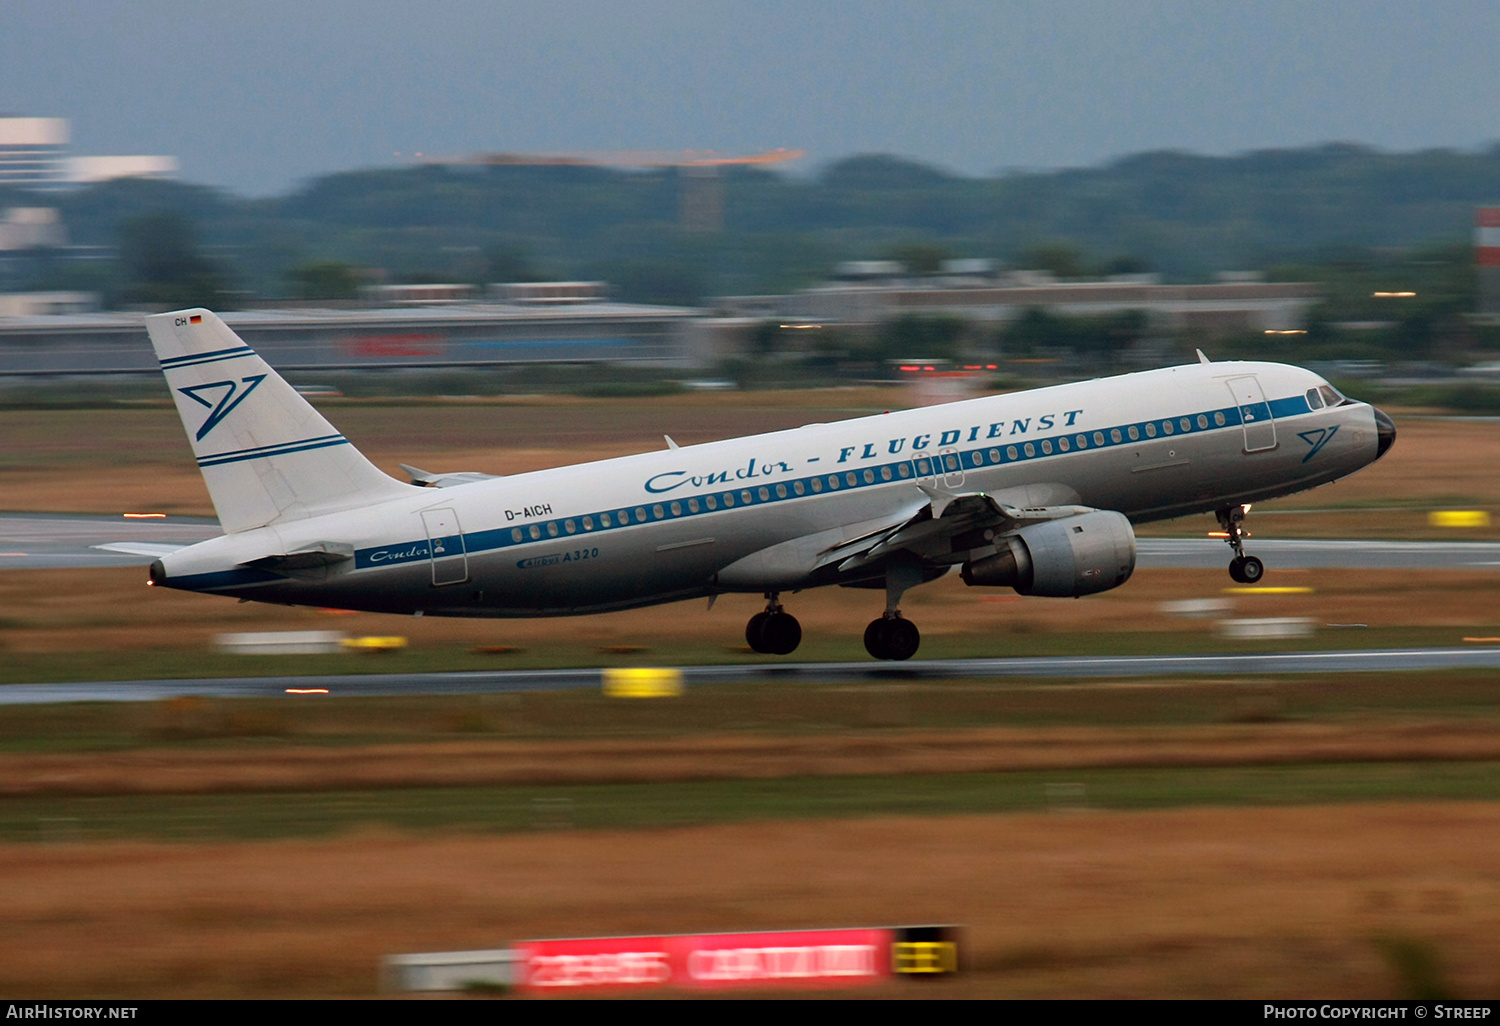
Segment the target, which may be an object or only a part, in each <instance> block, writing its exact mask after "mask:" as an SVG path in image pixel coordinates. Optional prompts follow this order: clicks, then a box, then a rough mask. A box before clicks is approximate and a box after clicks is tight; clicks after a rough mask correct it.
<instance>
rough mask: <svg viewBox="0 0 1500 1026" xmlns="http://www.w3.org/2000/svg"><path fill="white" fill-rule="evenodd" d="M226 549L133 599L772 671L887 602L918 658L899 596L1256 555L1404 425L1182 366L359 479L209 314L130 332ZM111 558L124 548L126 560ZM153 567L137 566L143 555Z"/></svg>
mask: <svg viewBox="0 0 1500 1026" xmlns="http://www.w3.org/2000/svg"><path fill="white" fill-rule="evenodd" d="M147 327H148V330H149V332H150V335H151V343H152V345H153V347H154V348H155V350H156V356H157V359H158V360H159V361H160V362H161V367H162V370H163V372H164V373H165V375H166V379H167V384H168V386H169V387H170V389H171V393H172V398H173V399H174V400H175V401H176V403H177V410H178V412H179V413H180V414H181V416H182V422H183V425H184V426H185V427H186V428H187V433H188V437H189V439H190V441H191V444H192V449H193V455H194V456H195V457H196V458H197V461H198V466H199V467H200V468H201V469H202V472H203V477H204V480H205V482H206V483H207V485H208V490H209V494H210V495H211V497H212V498H213V503H214V508H215V509H216V510H217V511H218V514H219V521H220V523H221V525H222V526H223V529H224V534H223V535H222V536H221V537H217V538H213V539H210V540H208V541H205V542H201V543H199V544H196V545H191V546H188V547H186V548H181V549H176V550H175V551H170V552H166V551H160V552H158V551H157V550H150V554H152V555H159V558H158V559H156V561H155V562H153V563H152V564H151V571H150V583H151V584H153V585H156V586H159V587H168V588H182V589H186V590H189V591H199V592H207V593H210V594H215V595H233V596H236V597H239V598H244V599H253V600H256V601H261V602H276V603H285V604H296V605H317V606H328V607H337V608H343V609H360V610H372V611H377V612H387V613H406V614H418V615H427V616H487V617H523V616H525V617H529V616H563V615H569V614H579V613H598V612H604V611H608V610H617V609H628V608H631V607H635V606H646V605H652V604H655V603H662V602H675V601H677V600H680V599H688V598H694V597H705V596H706V597H708V598H710V600H711V599H712V598H713V597H714V596H716V595H719V594H722V593H726V592H751V593H759V594H764V595H765V597H766V608H765V611H764V612H760V613H757V614H756V615H755V616H754V617H752V618H751V620H750V622H749V624H748V625H747V627H746V629H745V639H746V641H747V642H748V643H749V645H750V647H751V648H752V649H754V650H755V651H757V652H762V653H770V654H777V655H785V654H787V653H790V652H791V651H793V650H794V649H795V648H796V647H797V645H798V643H799V642H800V641H801V638H802V629H801V627H800V626H799V624H798V623H797V620H796V619H795V618H794V617H793V616H792V614H791V613H789V612H787V611H786V610H785V609H784V608H783V607H782V604H781V601H780V596H781V595H782V594H785V593H789V592H795V591H800V590H803V589H807V588H814V587H819V586H822V585H829V584H839V585H846V586H853V587H868V588H875V589H879V588H884V590H885V610H884V612H883V614H882V615H880V616H878V617H876V619H875V620H874V621H873V622H871V623H870V625H869V627H868V628H867V629H866V630H865V639H864V640H865V647H866V648H867V649H868V650H869V652H870V654H871V655H872V656H874V657H876V658H877V659H908V658H910V657H911V656H912V655H913V654H915V653H916V651H917V646H918V644H919V642H920V635H919V633H918V631H917V627H916V625H915V624H913V623H912V622H911V621H910V620H907V619H905V618H904V617H903V616H902V615H901V611H900V602H901V597H902V595H903V594H904V593H905V592H906V591H907V590H908V589H909V588H912V587H913V586H915V585H918V584H921V583H923V582H925V581H931V580H934V579H936V578H938V577H941V576H942V575H944V574H946V573H948V572H949V571H950V570H952V569H953V568H954V567H958V569H959V573H960V574H961V575H962V577H963V580H964V582H965V583H966V584H969V585H972V586H975V587H1008V588H1013V589H1015V590H1016V591H1017V592H1019V593H1020V594H1022V595H1041V596H1057V597H1076V596H1081V595H1089V594H1093V593H1095V592H1101V591H1107V590H1109V589H1111V588H1117V587H1119V586H1120V585H1122V584H1124V583H1125V581H1126V580H1127V579H1129V577H1130V575H1131V572H1132V571H1133V570H1134V569H1135V553H1136V546H1135V532H1134V530H1133V528H1132V525H1133V524H1137V523H1142V522H1145V521H1149V520H1158V519H1163V518H1167V517H1177V516H1182V515H1184V514H1189V513H1201V512H1214V513H1216V514H1217V515H1218V519H1219V522H1220V524H1221V525H1222V527H1223V533H1224V535H1225V537H1226V540H1227V541H1228V543H1229V546H1230V548H1232V549H1233V551H1234V558H1233V561H1232V562H1231V563H1230V564H1229V573H1230V575H1231V576H1232V577H1233V578H1234V579H1235V580H1237V581H1241V582H1253V581H1256V580H1259V579H1260V577H1261V575H1262V574H1263V573H1264V572H1265V569H1264V567H1263V566H1262V564H1261V561H1260V560H1259V559H1257V558H1256V557H1254V556H1251V555H1247V554H1246V553H1245V549H1244V538H1245V534H1244V531H1243V527H1242V522H1243V519H1244V513H1245V510H1246V509H1247V507H1248V506H1249V504H1251V503H1254V502H1258V501H1262V500H1265V499H1272V498H1276V497H1278V496H1282V495H1289V494H1291V493H1293V492H1299V491H1302V490H1304V489H1308V488H1313V487H1315V486H1317V485H1321V484H1326V483H1328V482H1330V481H1335V480H1337V479H1339V478H1341V477H1344V476H1345V475H1347V474H1352V473H1353V472H1354V471H1356V470H1359V469H1360V468H1361V467H1364V466H1366V465H1368V464H1369V463H1372V462H1374V461H1375V460H1377V459H1379V458H1380V457H1381V456H1382V455H1384V454H1385V452H1386V450H1388V449H1389V448H1390V447H1391V444H1392V443H1393V442H1394V441H1395V437H1396V428H1395V425H1394V424H1393V423H1392V422H1391V419H1390V418H1389V417H1387V416H1386V415H1385V414H1384V413H1382V412H1381V411H1379V410H1377V409H1375V408H1374V407H1372V406H1370V405H1368V404H1366V403H1361V402H1356V401H1354V400H1352V399H1349V398H1346V397H1345V396H1343V395H1341V394H1339V392H1337V391H1336V390H1335V389H1334V388H1333V387H1331V386H1330V385H1329V384H1328V382H1327V381H1325V380H1323V379H1322V378H1320V377H1319V376H1318V375H1316V374H1314V373H1312V372H1310V371H1307V370H1303V369H1301V368H1298V367H1291V366H1286V365H1284V364H1276V363H1246V362H1226V363H1212V362H1209V361H1208V359H1207V358H1205V357H1202V355H1201V354H1200V362H1199V363H1195V364H1190V365H1187V366H1182V367H1169V368H1166V369H1163V370H1153V371H1144V372H1141V373H1136V374H1126V375H1123V376H1120V377H1113V378H1104V379H1099V380H1094V381H1084V382H1079V383H1076V384H1070V385H1056V386H1053V387H1050V388H1039V389H1035V390H1032V391H1027V392H1016V393H1011V394H1007V395H998V396H991V397H988V398H983V399H972V400H968V401H965V402H956V403H951V404H948V405H945V406H935V407H929V408H925V409H916V410H907V411H904V412H897V413H888V414H884V415H880V416H874V417H863V418H859V419H855V420H848V421H843V422H840V423H835V424H811V425H808V426H806V427H801V428H796V429H794V430H790V431H777V432H774V433H771V434H765V435H755V436H752V437H748V438H736V439H729V440H725V441H720V442H709V443H706V444H703V445H690V446H681V447H678V446H676V445H675V444H671V443H670V440H668V443H669V445H668V448H666V449H664V450H662V451H658V452H649V453H642V454H640V455H637V456H626V457H622V458H619V459H611V460H603V461H600V462H597V463H587V464H581V465H578V466H569V467H558V468H555V469H552V470H542V471H537V472H535V473H528V474H517V475H515V476H511V477H495V476H491V475H487V474H481V473H474V472H458V473H428V472H425V471H421V470H417V469H416V468H411V467H403V469H404V470H406V472H407V473H408V475H409V476H410V477H411V479H412V480H411V481H410V482H402V481H398V480H396V479H395V478H392V477H390V476H388V475H387V474H385V473H384V472H382V471H380V470H379V469H377V468H376V467H375V466H374V465H373V464H372V463H370V461H369V460H367V459H366V458H365V457H364V456H363V455H361V454H360V453H359V451H358V450H356V449H355V448H354V446H353V445H351V444H350V443H349V440H348V439H346V438H345V437H344V436H343V435H341V434H339V433H338V432H337V431H336V430H334V428H333V427H332V425H330V424H329V423H328V421H326V420H324V419H323V417H322V415H321V414H319V413H318V412H317V411H316V410H315V409H313V407H312V406H311V405H309V404H308V402H307V401H306V400H305V399H304V398H302V396H300V395H299V394H297V392H296V391H295V390H294V389H293V388H292V387H291V386H289V385H288V384H287V383H286V382H285V381H284V380H282V378H281V377H280V376H279V375H277V373H276V372H275V371H274V370H272V369H271V367H270V366H269V365H267V364H266V363H265V361H264V360H262V359H261V358H260V357H259V356H257V355H256V354H255V352H254V351H253V350H252V349H251V348H250V347H249V346H247V345H245V343H244V342H243V341H241V339H240V338H239V337H238V336H237V335H235V334H234V332H233V331H231V330H230V329H229V327H228V326H227V325H225V324H224V322H223V321H222V320H220V319H219V318H218V317H217V316H215V315H214V314H213V313H211V312H209V311H208V310H201V309H200V310H182V311H179V312H176V313H167V314H160V315H157V316H153V317H150V318H148V319H147ZM121 547H124V546H121ZM145 548H146V547H141V546H137V547H135V549H134V551H142V550H143V549H145Z"/></svg>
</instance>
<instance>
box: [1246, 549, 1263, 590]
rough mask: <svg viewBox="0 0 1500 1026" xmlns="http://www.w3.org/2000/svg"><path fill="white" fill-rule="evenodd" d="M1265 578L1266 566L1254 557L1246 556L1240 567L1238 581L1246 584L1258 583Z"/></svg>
mask: <svg viewBox="0 0 1500 1026" xmlns="http://www.w3.org/2000/svg"><path fill="white" fill-rule="evenodd" d="M1264 576H1266V564H1264V563H1262V562H1261V561H1260V560H1259V559H1257V558H1256V557H1254V556H1246V557H1245V559H1244V564H1243V565H1242V566H1241V567H1240V580H1241V581H1243V582H1244V583H1246V584H1256V583H1259V581H1260V579H1261V578H1262V577H1264Z"/></svg>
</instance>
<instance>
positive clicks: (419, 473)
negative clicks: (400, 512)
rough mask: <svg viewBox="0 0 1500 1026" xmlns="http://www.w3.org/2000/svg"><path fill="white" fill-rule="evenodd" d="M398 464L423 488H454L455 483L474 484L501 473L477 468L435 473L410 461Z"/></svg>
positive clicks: (412, 481)
mask: <svg viewBox="0 0 1500 1026" xmlns="http://www.w3.org/2000/svg"><path fill="white" fill-rule="evenodd" d="M396 466H398V467H400V468H401V469H402V470H404V471H406V476H407V477H409V478H411V483H412V484H414V485H418V486H420V487H422V488H452V487H453V486H454V485H464V484H473V483H474V482H475V481H489V480H492V479H494V478H496V477H499V476H500V475H499V474H481V473H480V472H479V471H477V470H457V471H453V472H452V473H448V474H433V473H430V472H428V471H426V470H423V469H421V468H420V467H413V466H412V465H411V464H409V463H398V464H396Z"/></svg>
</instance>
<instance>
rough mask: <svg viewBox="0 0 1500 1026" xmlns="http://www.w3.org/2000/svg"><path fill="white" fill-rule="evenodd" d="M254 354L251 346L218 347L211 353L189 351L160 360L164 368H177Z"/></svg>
mask: <svg viewBox="0 0 1500 1026" xmlns="http://www.w3.org/2000/svg"><path fill="white" fill-rule="evenodd" d="M254 355H255V350H253V349H251V348H250V347H249V346H238V347H236V348H234V349H216V350H214V351H213V352H211V353H189V354H188V355H187V356H174V357H172V358H171V359H168V360H159V361H158V362H159V363H160V364H161V369H162V370H176V369H177V368H179V367H193V366H196V365H198V364H200V363H217V362H218V361H220V360H234V359H237V358H239V357H241V356H254Z"/></svg>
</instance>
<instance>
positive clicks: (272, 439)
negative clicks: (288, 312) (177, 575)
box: [146, 310, 411, 533]
mask: <svg viewBox="0 0 1500 1026" xmlns="http://www.w3.org/2000/svg"><path fill="white" fill-rule="evenodd" d="M146 330H147V331H148V332H149V333H150V335H151V345H152V348H154V349H155V350H156V358H157V360H158V361H159V362H160V363H161V369H162V373H163V374H165V375H166V377H167V386H168V387H169V388H170V389H171V391H172V399H173V401H175V402H176V403H177V412H178V413H179V414H180V415H181V417H182V426H183V427H185V428H186V429H187V433H188V441H189V442H190V443H192V447H193V455H194V456H195V457H197V459H198V467H199V469H200V470H202V471H203V480H204V482H205V483H206V484H207V485H208V493H209V495H210V496H211V497H212V498H213V501H214V509H216V510H217V511H218V513H219V523H220V524H222V525H223V527H224V530H225V531H228V532H231V533H233V532H235V531H246V530H249V529H251V528H253V527H263V526H265V525H266V524H271V523H275V522H277V521H283V520H300V519H302V518H304V517H309V516H314V515H316V514H319V513H331V512H335V511H337V510H343V509H353V508H357V507H359V506H365V505H369V504H370V503H374V502H380V501H382V500H384V499H391V498H395V497H398V496H401V495H406V494H409V493H410V491H411V489H410V487H409V486H407V485H403V484H401V483H400V482H399V481H397V480H395V479H394V478H391V477H389V476H387V475H386V474H385V473H383V472H382V471H380V470H379V469H377V468H376V467H375V465H374V464H373V463H371V462H370V461H369V460H367V459H365V457H364V456H363V455H361V454H360V452H359V450H357V449H355V448H354V446H352V445H350V444H349V440H348V439H347V438H345V437H344V436H343V435H341V434H339V433H338V432H337V431H335V430H334V428H333V425H331V424H329V423H328V421H326V420H324V419H323V415H322V414H320V413H319V412H318V411H317V410H315V409H313V407H312V405H311V404H310V403H308V401H307V400H306V399H304V398H303V397H302V396H300V395H298V394H297V391H296V389H294V388H292V386H290V385H288V384H287V383H286V382H285V381H284V380H282V378H281V376H280V375H279V374H277V373H276V372H275V371H274V370H272V369H271V367H270V365H268V364H267V363H266V362H265V361H264V360H262V359H261V358H260V357H259V356H257V355H256V354H255V351H254V350H253V349H251V348H250V347H249V346H247V345H245V343H244V342H242V341H241V340H240V337H239V336H238V335H236V334H235V333H234V332H233V331H231V330H230V329H229V326H228V325H227V324H225V323H224V322H223V321H222V320H220V319H219V318H218V317H217V316H215V315H214V314H212V313H210V312H209V311H207V310H178V311H176V312H174V313H165V314H157V315H155V316H152V317H148V318H146Z"/></svg>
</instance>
